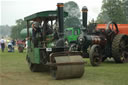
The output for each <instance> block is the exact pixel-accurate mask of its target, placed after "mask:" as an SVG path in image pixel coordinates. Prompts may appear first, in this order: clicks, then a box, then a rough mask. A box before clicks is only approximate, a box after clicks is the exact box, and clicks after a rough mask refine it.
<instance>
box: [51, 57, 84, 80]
mask: <svg viewBox="0 0 128 85" xmlns="http://www.w3.org/2000/svg"><path fill="white" fill-rule="evenodd" d="M73 62H84V61H83V59H82V57H81V56H61V57H54V63H55V64H57V65H55V66H52V67H51V75H52V77H53V78H54V79H66V78H79V77H82V75H83V74H84V63H83V64H77V63H76V64H70V63H73ZM59 63H63V64H61V65H60V64H59Z"/></svg>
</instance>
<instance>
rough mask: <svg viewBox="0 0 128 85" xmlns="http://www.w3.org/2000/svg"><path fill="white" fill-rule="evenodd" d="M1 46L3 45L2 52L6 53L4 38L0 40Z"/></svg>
mask: <svg viewBox="0 0 128 85" xmlns="http://www.w3.org/2000/svg"><path fill="white" fill-rule="evenodd" d="M0 44H1V50H2V52H4V48H5V40H4V38H3V37H2V39H1V40H0Z"/></svg>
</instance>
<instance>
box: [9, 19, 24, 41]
mask: <svg viewBox="0 0 128 85" xmlns="http://www.w3.org/2000/svg"><path fill="white" fill-rule="evenodd" d="M24 28H26V22H25V21H24V20H22V19H18V20H16V25H15V26H12V31H11V37H12V38H13V39H20V38H21V36H20V35H19V34H20V31H21V30H22V29H24Z"/></svg>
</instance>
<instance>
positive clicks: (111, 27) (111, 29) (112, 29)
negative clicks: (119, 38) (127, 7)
mask: <svg viewBox="0 0 128 85" xmlns="http://www.w3.org/2000/svg"><path fill="white" fill-rule="evenodd" d="M106 33H107V35H111V34H113V33H114V34H118V33H119V29H118V26H117V24H116V23H115V22H112V21H110V22H109V23H108V24H107V27H106Z"/></svg>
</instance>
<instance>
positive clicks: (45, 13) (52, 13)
mask: <svg viewBox="0 0 128 85" xmlns="http://www.w3.org/2000/svg"><path fill="white" fill-rule="evenodd" d="M66 16H68V13H67V12H64V17H66ZM37 17H42V18H46V17H49V18H50V19H55V18H56V17H57V11H42V12H38V13H34V14H32V15H30V16H27V17H25V18H24V19H25V20H32V19H34V18H37Z"/></svg>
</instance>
